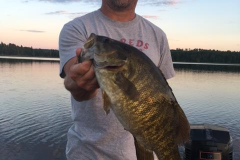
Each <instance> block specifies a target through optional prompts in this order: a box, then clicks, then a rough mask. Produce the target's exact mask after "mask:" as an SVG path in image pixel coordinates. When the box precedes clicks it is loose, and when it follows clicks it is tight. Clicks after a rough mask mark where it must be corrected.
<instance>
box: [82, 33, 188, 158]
mask: <svg viewBox="0 0 240 160" xmlns="http://www.w3.org/2000/svg"><path fill="white" fill-rule="evenodd" d="M85 57H91V59H93V62H94V70H95V74H96V78H97V81H98V83H99V85H100V88H101V90H102V91H103V98H104V109H105V111H106V112H107V113H108V112H109V108H111V110H112V111H113V112H114V114H115V115H116V117H117V118H118V120H119V122H120V123H121V124H122V125H123V127H124V128H125V129H126V130H128V131H129V132H130V133H132V135H133V136H134V137H135V138H136V140H137V142H138V143H139V144H140V146H143V148H145V149H146V151H147V150H152V151H154V152H155V153H156V154H157V156H158V158H159V159H161V160H180V159H181V158H180V156H179V152H178V144H181V143H183V142H185V141H187V140H188V139H189V130H190V129H189V128H190V127H189V123H188V121H187V118H186V116H185V114H184V112H183V111H182V109H181V108H180V106H179V104H178V103H177V100H176V98H175V96H174V95H173V93H172V89H171V88H170V86H169V85H168V83H167V82H166V79H165V78H164V76H163V74H162V73H161V71H160V70H159V69H158V68H157V67H156V66H155V65H154V64H153V62H152V61H151V60H150V59H149V58H148V57H147V56H146V55H145V54H144V53H142V52H141V51H139V50H137V49H136V48H134V47H132V46H130V45H127V44H124V43H121V42H118V41H115V40H112V39H109V38H107V37H103V36H96V35H94V34H92V35H91V36H90V37H89V38H88V40H87V42H86V44H85V49H84V52H83V57H82V59H84V58H85ZM86 59H87V58H86ZM138 158H139V157H138ZM140 158H141V157H140Z"/></svg>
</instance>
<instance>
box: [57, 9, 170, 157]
mask: <svg viewBox="0 0 240 160" xmlns="http://www.w3.org/2000/svg"><path fill="white" fill-rule="evenodd" d="M91 33H95V34H97V35H103V36H107V37H110V38H112V39H115V40H119V41H122V42H124V43H128V44H130V45H132V46H134V47H136V48H138V49H139V50H141V51H143V52H144V53H145V54H146V55H147V56H148V57H149V58H150V59H151V60H152V61H153V62H154V63H155V64H156V65H157V66H159V68H160V69H161V71H162V73H163V74H164V76H165V78H166V79H169V78H171V77H173V76H174V69H173V64H172V58H171V54H170V50H169V46H168V41H167V38H166V35H165V33H164V32H163V31H162V30H161V29H160V28H158V27H157V26H155V25H154V24H152V23H151V22H149V21H148V20H146V19H144V18H142V17H141V16H139V15H136V17H135V18H134V19H133V20H132V21H129V22H118V21H113V20H111V19H109V18H108V17H106V16H105V15H103V14H102V12H101V11H100V10H97V11H94V12H92V13H89V14H87V15H85V16H82V17H79V18H76V19H74V20H73V21H70V22H69V23H67V24H65V25H64V27H63V29H62V31H61V33H60V38H59V53H60V76H61V77H64V76H65V75H64V73H63V67H64V65H65V63H66V62H67V61H68V60H69V59H71V58H72V57H74V56H75V55H76V49H77V48H83V45H84V42H85V41H86V40H87V38H88V37H89V36H90V34H91ZM71 103H72V119H73V122H74V123H73V126H72V127H71V128H70V129H69V131H68V142H67V147H66V155H67V158H68V160H88V159H89V160H136V151H135V146H134V139H133V137H132V135H131V134H130V133H129V132H128V131H126V130H124V128H123V127H122V125H121V124H120V123H119V122H118V120H117V118H116V117H115V115H114V114H113V112H112V111H110V113H109V114H108V115H106V114H105V112H104V110H103V107H102V104H103V103H102V95H101V91H100V89H99V91H98V94H97V95H96V96H95V97H94V98H92V99H91V100H87V101H83V102H78V101H76V100H75V99H74V98H73V97H71Z"/></svg>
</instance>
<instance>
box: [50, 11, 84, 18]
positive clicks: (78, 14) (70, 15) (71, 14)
mask: <svg viewBox="0 0 240 160" xmlns="http://www.w3.org/2000/svg"><path fill="white" fill-rule="evenodd" d="M87 13H88V12H67V11H63V10H60V11H55V12H48V13H45V14H46V15H68V16H69V18H71V19H73V18H76V17H81V16H83V15H85V14H87Z"/></svg>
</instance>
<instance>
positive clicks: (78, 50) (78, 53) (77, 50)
mask: <svg viewBox="0 0 240 160" xmlns="http://www.w3.org/2000/svg"><path fill="white" fill-rule="evenodd" d="M81 52H82V48H77V49H76V56H80V54H81Z"/></svg>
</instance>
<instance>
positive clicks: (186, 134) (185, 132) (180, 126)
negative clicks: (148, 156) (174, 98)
mask: <svg viewBox="0 0 240 160" xmlns="http://www.w3.org/2000/svg"><path fill="white" fill-rule="evenodd" d="M175 106H176V122H177V128H176V136H177V144H179V145H183V144H184V143H185V142H186V141H188V140H189V139H190V125H189V122H188V120H187V117H186V115H185V113H184V112H183V110H182V108H181V107H180V106H179V104H178V103H176V102H175Z"/></svg>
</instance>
